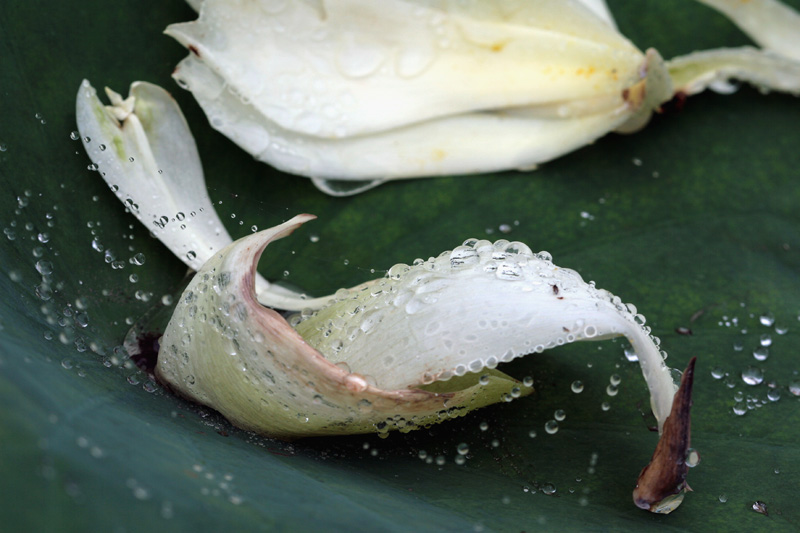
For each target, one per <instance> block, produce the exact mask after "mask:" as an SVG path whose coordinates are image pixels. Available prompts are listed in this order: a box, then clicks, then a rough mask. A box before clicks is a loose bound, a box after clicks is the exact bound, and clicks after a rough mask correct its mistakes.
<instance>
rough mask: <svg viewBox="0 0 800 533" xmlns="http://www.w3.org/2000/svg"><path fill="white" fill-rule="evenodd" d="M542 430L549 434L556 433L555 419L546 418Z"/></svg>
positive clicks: (556, 424)
mask: <svg viewBox="0 0 800 533" xmlns="http://www.w3.org/2000/svg"><path fill="white" fill-rule="evenodd" d="M544 430H545V431H546V432H547V433H548V434H549V435H554V434H555V433H558V422H556V421H555V420H548V421H547V423H546V424H545V425H544Z"/></svg>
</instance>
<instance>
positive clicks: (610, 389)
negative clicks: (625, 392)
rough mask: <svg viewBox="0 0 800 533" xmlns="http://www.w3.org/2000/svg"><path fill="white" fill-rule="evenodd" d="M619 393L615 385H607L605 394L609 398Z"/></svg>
mask: <svg viewBox="0 0 800 533" xmlns="http://www.w3.org/2000/svg"><path fill="white" fill-rule="evenodd" d="M618 393H619V388H618V387H617V386H616V385H611V384H610V383H609V385H608V387H606V394H608V395H609V396H616V395H617V394H618Z"/></svg>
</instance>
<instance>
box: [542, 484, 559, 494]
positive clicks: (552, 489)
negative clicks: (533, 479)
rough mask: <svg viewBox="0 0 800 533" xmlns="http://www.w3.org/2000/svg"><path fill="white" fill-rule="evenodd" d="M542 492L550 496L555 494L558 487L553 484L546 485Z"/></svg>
mask: <svg viewBox="0 0 800 533" xmlns="http://www.w3.org/2000/svg"><path fill="white" fill-rule="evenodd" d="M542 492H543V493H545V494H547V495H548V496H549V495H551V494H555V493H556V486H555V485H553V484H552V483H545V484H544V485H542Z"/></svg>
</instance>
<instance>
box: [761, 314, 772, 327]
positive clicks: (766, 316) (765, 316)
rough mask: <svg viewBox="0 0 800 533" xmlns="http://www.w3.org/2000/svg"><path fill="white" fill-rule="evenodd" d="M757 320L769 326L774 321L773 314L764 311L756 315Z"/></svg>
mask: <svg viewBox="0 0 800 533" xmlns="http://www.w3.org/2000/svg"><path fill="white" fill-rule="evenodd" d="M758 321H759V322H761V325H763V326H771V325H773V324H774V323H775V316H774V315H773V314H772V313H764V314H763V315H761V316H760V317H758Z"/></svg>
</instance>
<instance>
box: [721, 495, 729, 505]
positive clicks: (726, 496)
mask: <svg viewBox="0 0 800 533" xmlns="http://www.w3.org/2000/svg"><path fill="white" fill-rule="evenodd" d="M727 501H728V495H727V494H720V495H719V503H725V502H727Z"/></svg>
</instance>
